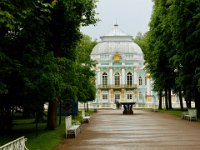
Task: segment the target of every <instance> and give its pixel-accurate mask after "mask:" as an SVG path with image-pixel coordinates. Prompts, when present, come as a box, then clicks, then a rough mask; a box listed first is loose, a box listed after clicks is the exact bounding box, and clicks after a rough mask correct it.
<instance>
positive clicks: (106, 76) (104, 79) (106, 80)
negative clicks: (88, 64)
mask: <svg viewBox="0 0 200 150" xmlns="http://www.w3.org/2000/svg"><path fill="white" fill-rule="evenodd" d="M102 78H103V85H107V84H108V75H107V73H106V72H104V73H103V76H102Z"/></svg>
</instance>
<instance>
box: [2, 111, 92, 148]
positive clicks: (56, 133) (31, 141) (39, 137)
mask: <svg viewBox="0 0 200 150" xmlns="http://www.w3.org/2000/svg"><path fill="white" fill-rule="evenodd" d="M93 112H94V111H93V110H89V111H88V112H86V114H89V115H91V114H92V113H93ZM78 114H79V115H78V116H74V117H73V121H72V122H73V123H77V122H79V123H81V122H82V121H83V120H82V112H81V111H79V113H78ZM61 119H62V121H61V125H59V126H58V127H57V128H56V129H55V130H52V131H50V130H45V128H46V122H41V123H39V124H38V130H37V132H36V125H35V123H34V121H35V120H34V119H22V118H21V117H20V116H18V114H17V117H16V119H15V120H13V128H12V131H11V132H9V133H6V135H5V134H4V135H1V136H0V145H4V144H6V143H8V142H10V141H13V140H15V139H17V138H19V137H21V136H25V137H26V138H27V139H28V140H27V141H26V146H27V148H28V149H30V150H53V149H55V147H56V146H57V145H59V144H60V143H61V142H62V141H63V139H64V138H65V117H64V116H62V118H61ZM57 120H59V118H58V119H57Z"/></svg>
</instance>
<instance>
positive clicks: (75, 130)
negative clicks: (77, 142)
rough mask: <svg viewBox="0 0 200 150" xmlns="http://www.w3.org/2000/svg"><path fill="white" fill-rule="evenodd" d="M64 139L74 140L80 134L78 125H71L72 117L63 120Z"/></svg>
mask: <svg viewBox="0 0 200 150" xmlns="http://www.w3.org/2000/svg"><path fill="white" fill-rule="evenodd" d="M65 126H66V138H75V137H76V136H77V135H78V134H79V133H80V132H81V127H80V124H75V125H72V116H67V117H66V118H65Z"/></svg>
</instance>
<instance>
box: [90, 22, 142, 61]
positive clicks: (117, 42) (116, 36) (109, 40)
mask: <svg viewBox="0 0 200 150" xmlns="http://www.w3.org/2000/svg"><path fill="white" fill-rule="evenodd" d="M100 38H101V42H99V43H98V44H97V45H96V46H95V47H94V48H93V50H92V53H91V56H94V55H101V54H112V55H114V54H115V53H116V52H118V53H119V54H120V55H123V54H133V55H137V58H138V56H139V58H141V59H143V52H142V50H141V48H140V47H139V46H138V45H137V44H136V43H134V42H133V40H132V36H130V35H127V34H126V33H124V32H123V31H122V30H120V29H119V27H118V25H114V28H113V29H112V31H110V32H109V33H108V34H106V35H105V36H102V37H100Z"/></svg>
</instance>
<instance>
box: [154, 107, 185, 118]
mask: <svg viewBox="0 0 200 150" xmlns="http://www.w3.org/2000/svg"><path fill="white" fill-rule="evenodd" d="M157 111H158V112H161V113H168V114H171V115H174V116H177V117H181V115H182V113H183V112H185V111H187V110H186V109H185V110H184V111H182V110H181V109H179V108H174V109H170V110H166V109H162V110H157Z"/></svg>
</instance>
